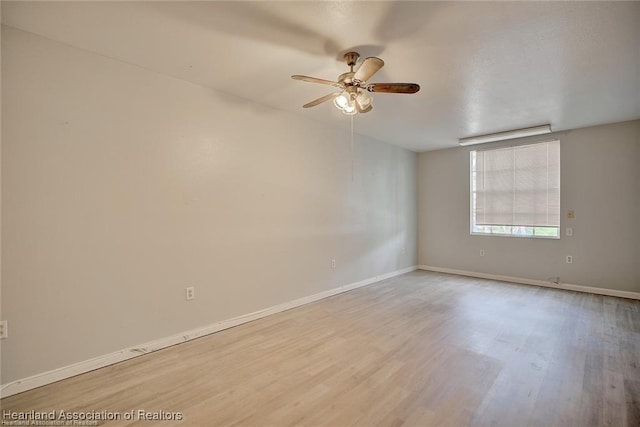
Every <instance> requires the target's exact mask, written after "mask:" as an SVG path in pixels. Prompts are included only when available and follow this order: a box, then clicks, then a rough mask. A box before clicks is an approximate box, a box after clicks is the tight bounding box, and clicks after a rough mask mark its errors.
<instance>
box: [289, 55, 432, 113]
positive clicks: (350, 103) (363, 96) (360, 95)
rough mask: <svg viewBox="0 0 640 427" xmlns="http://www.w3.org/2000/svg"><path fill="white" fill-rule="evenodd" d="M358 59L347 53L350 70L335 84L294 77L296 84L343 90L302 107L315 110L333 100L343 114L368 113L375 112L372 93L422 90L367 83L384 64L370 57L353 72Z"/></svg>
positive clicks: (345, 58) (406, 84)
mask: <svg viewBox="0 0 640 427" xmlns="http://www.w3.org/2000/svg"><path fill="white" fill-rule="evenodd" d="M358 58H360V54H359V53H358V52H347V53H345V54H344V60H345V62H346V63H347V65H348V66H349V68H350V70H349V72H347V73H344V74H340V76H338V80H337V81H335V82H334V81H331V80H325V79H318V78H315V77H309V76H301V75H297V74H296V75H295V76H291V78H292V79H294V80H302V81H305V82H311V83H320V84H324V85H328V86H333V87H336V88H339V89H341V90H339V91H337V92H333V93H330V94H329V95H325V96H323V97H321V98H318V99H314V100H313V101H311V102H308V103H306V104H304V105H303V106H302V107H303V108H309V107H315V106H316V105H318V104H322V103H323V102H325V101H329V100H330V99H333V103H334V104H335V106H336V107H338V109H340V110H341V111H342V112H343V113H344V114H347V115H353V114H356V113H368V112H369V111H371V109H372V108H373V106H372V105H371V104H372V101H373V99H372V97H371V95H369V92H380V93H416V92H417V91H419V90H420V86H419V85H417V84H416V83H367V81H368V80H369V79H370V78H371V77H372V76H373V75H374V74H375V73H376V72H378V70H379V69H380V68H382V66H383V65H384V61H383V60H382V59H380V58H375V57H369V58H366V59H365V60H364V61H362V63H361V64H360V66H359V67H358V69H357V70H356V71H353V67H354V66H355V65H356V62H357V61H358Z"/></svg>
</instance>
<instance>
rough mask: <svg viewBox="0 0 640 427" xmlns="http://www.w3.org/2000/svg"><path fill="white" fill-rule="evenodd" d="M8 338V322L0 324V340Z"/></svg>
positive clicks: (4, 321)
mask: <svg viewBox="0 0 640 427" xmlns="http://www.w3.org/2000/svg"><path fill="white" fill-rule="evenodd" d="M5 338H9V321H7V320H3V321H2V322H0V339H2V340H3V339H5Z"/></svg>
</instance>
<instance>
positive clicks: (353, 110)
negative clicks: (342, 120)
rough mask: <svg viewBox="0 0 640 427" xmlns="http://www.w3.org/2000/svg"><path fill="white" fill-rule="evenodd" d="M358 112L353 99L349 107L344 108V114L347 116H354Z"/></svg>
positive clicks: (348, 103)
mask: <svg viewBox="0 0 640 427" xmlns="http://www.w3.org/2000/svg"><path fill="white" fill-rule="evenodd" d="M357 112H358V110H357V109H356V102H355V100H353V99H349V101H348V102H347V105H345V106H344V108H342V113H343V114H346V115H347V116H353V115H354V114H356V113H357Z"/></svg>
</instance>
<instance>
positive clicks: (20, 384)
mask: <svg viewBox="0 0 640 427" xmlns="http://www.w3.org/2000/svg"><path fill="white" fill-rule="evenodd" d="M417 269H418V266H416V265H414V266H411V267H408V268H403V269H401V270H396V271H392V272H390V273H385V274H382V275H379V276H374V277H371V278H369V279H365V280H362V281H359V282H356V283H351V284H349V285H345V286H340V287H338V288H333V289H329V290H328V291H324V292H320V293H317V294H314V295H309V296H306V297H302V298H299V299H296V300H293V301H289V302H285V303H282V304H278V305H275V306H273V307H269V308H265V309H264V310H259V311H255V312H253V313H249V314H245V315H242V316H238V317H234V318H232V319H227V320H222V321H220V322H217V323H214V324H211V325H208V326H204V327H202V328H196V329H192V330H190V331H186V332H182V333H179V334H175V335H171V336H168V337H165V338H160V339H157V340H154V341H149V342H147V343H144V344H141V345H139V346H135V347H130V348H126V349H124V350H119V351H116V352H113V353H109V354H105V355H102V356H98V357H94V358H93V359H89V360H84V361H82V362H78V363H74V364H73V365H69V366H63V367H61V368H58V369H54V370H51V371H47V372H43V373H41V374H37V375H33V376H31V377H27V378H23V379H19V380H16V381H12V382H10V383H7V384H3V385H2V386H0V398H4V397H9V396H12V395H14V394H18V393H22V392H23V391H27V390H31V389H34V388H36V387H41V386H43V385H47V384H51V383H54V382H56V381H60V380H63V379H65V378H70V377H73V376H76V375H79V374H83V373H85V372H89V371H93V370H95V369H98V368H103V367H105V366H109V365H113V364H114V363H118V362H122V361H125V360H128V359H132V358H134V357H138V356H141V355H143V354H148V353H151V352H153V351H157V350H160V349H163V348H166V347H170V346H172V345H175V344H179V343H183V342H186V341H191V340H193V339H195V338H200V337H202V336H205V335H209V334H213V333H215V332H218V331H222V330H224V329H228V328H232V327H234V326H237V325H241V324H243V323H247V322H251V321H253V320H256V319H260V318H262V317H266V316H269V315H272V314H276V313H280V312H282V311H286V310H290V309H292V308H295V307H299V306H301V305H305V304H309V303H311V302H314V301H318V300H321V299H324V298H327V297H330V296H333V295H337V294H340V293H343V292H347V291H350V290H353V289H356V288H360V287H362V286H367V285H370V284H372V283H376V282H379V281H381V280H385V279H389V278H391V277H394V276H399V275H401V274H405V273H409V272H411V271H415V270H417Z"/></svg>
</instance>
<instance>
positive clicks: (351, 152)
mask: <svg viewBox="0 0 640 427" xmlns="http://www.w3.org/2000/svg"><path fill="white" fill-rule="evenodd" d="M351 182H353V116H351Z"/></svg>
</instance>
